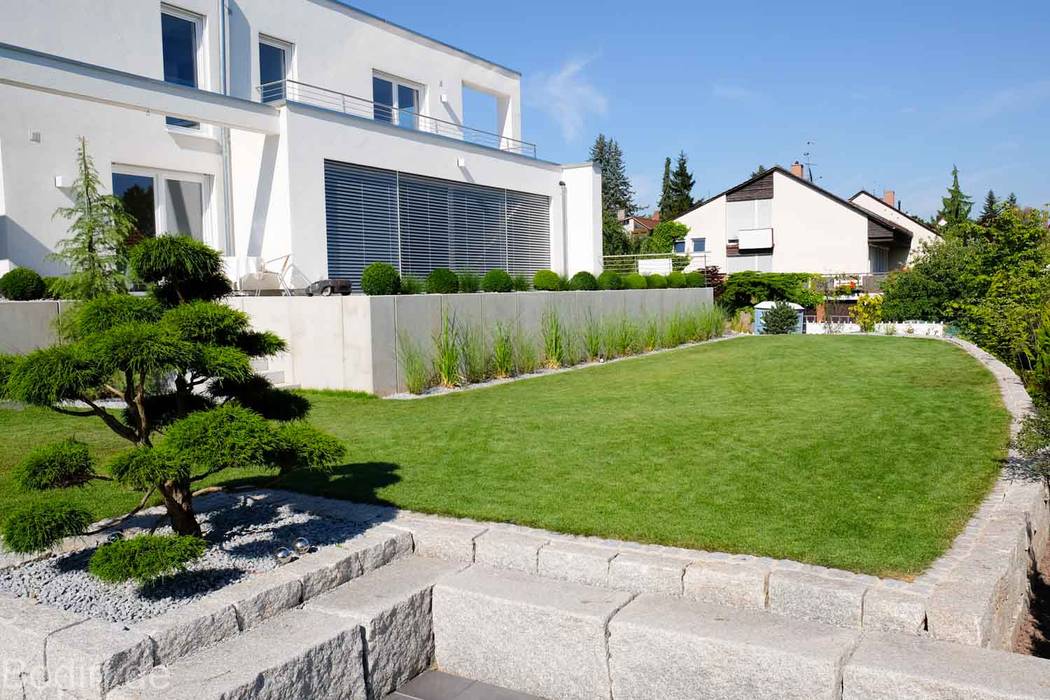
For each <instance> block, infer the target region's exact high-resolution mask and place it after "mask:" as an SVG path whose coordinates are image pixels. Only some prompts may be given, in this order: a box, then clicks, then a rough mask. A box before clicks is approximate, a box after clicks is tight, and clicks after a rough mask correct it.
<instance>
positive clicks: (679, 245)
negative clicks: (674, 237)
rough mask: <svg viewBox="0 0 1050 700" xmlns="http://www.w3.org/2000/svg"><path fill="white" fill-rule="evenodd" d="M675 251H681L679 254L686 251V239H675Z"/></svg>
mask: <svg viewBox="0 0 1050 700" xmlns="http://www.w3.org/2000/svg"><path fill="white" fill-rule="evenodd" d="M674 252H676V253H679V254H680V253H684V252H685V241H675V242H674Z"/></svg>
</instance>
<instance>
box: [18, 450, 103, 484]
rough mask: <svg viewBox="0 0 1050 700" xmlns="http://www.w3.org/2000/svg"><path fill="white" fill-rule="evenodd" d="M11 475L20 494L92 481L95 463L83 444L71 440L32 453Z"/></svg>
mask: <svg viewBox="0 0 1050 700" xmlns="http://www.w3.org/2000/svg"><path fill="white" fill-rule="evenodd" d="M12 476H13V477H14V480H15V483H16V484H18V487H19V488H20V489H22V490H23V491H44V490H46V489H60V488H67V487H69V486H81V485H83V484H86V483H87V482H89V481H91V480H92V479H94V478H95V461H94V460H93V459H92V458H91V454H90V453H89V452H88V446H87V445H86V444H84V443H82V442H80V441H78V440H74V439H72V438H70V439H67V440H63V441H61V442H56V443H53V444H51V445H45V446H43V447H38V448H37V449H35V450H33V451H32V452H30V453H29V454H28V455H26V457H25V459H23V460H22V461H21V462H19V463H18V464H17V465H16V466H15V469H14V473H13V474H12Z"/></svg>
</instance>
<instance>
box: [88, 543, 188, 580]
mask: <svg viewBox="0 0 1050 700" xmlns="http://www.w3.org/2000/svg"><path fill="white" fill-rule="evenodd" d="M207 549H208V543H207V542H205V541H204V540H203V539H201V538H200V537H189V536H181V535H139V536H137V537H132V538H130V539H126V540H117V541H115V542H109V543H107V544H104V545H102V546H101V547H99V548H98V549H97V550H95V553H94V554H93V555H91V561H89V562H88V571H90V572H91V574H92V575H93V576H95V577H96V578H98V579H101V580H102V581H105V582H107V583H123V582H125V581H136V582H138V583H143V584H144V583H150V582H151V581H155V580H156V579H158V578H161V577H162V576H168V575H170V574H174V573H177V572H179V571H183V570H185V568H186V564H188V563H190V562H191V561H193V560H194V559H199V558H200V557H201V555H203V554H204V552H206V551H207Z"/></svg>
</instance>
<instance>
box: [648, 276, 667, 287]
mask: <svg viewBox="0 0 1050 700" xmlns="http://www.w3.org/2000/svg"><path fill="white" fill-rule="evenodd" d="M645 286H646V287H648V288H649V289H667V278H666V277H664V276H663V275H661V274H659V273H654V274H651V275H646V277H645Z"/></svg>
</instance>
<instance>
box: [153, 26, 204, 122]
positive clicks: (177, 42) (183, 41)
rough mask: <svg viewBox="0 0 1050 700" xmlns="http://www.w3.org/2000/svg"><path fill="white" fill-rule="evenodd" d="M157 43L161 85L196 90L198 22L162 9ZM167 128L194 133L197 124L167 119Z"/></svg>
mask: <svg viewBox="0 0 1050 700" xmlns="http://www.w3.org/2000/svg"><path fill="white" fill-rule="evenodd" d="M160 26H161V42H162V44H163V51H164V82H166V83H172V84H174V85H182V86H184V87H191V88H196V87H197V76H198V66H197V54H198V52H199V50H200V36H201V20H200V18H199V17H197V16H195V15H188V14H185V13H183V12H180V11H177V10H172V9H165V10H164V11H163V12H162V13H161V15H160ZM167 123H168V125H169V126H177V127H182V128H184V129H197V128H200V124H198V123H197V122H193V121H189V120H187V119H179V118H177V117H168V118H167Z"/></svg>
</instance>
